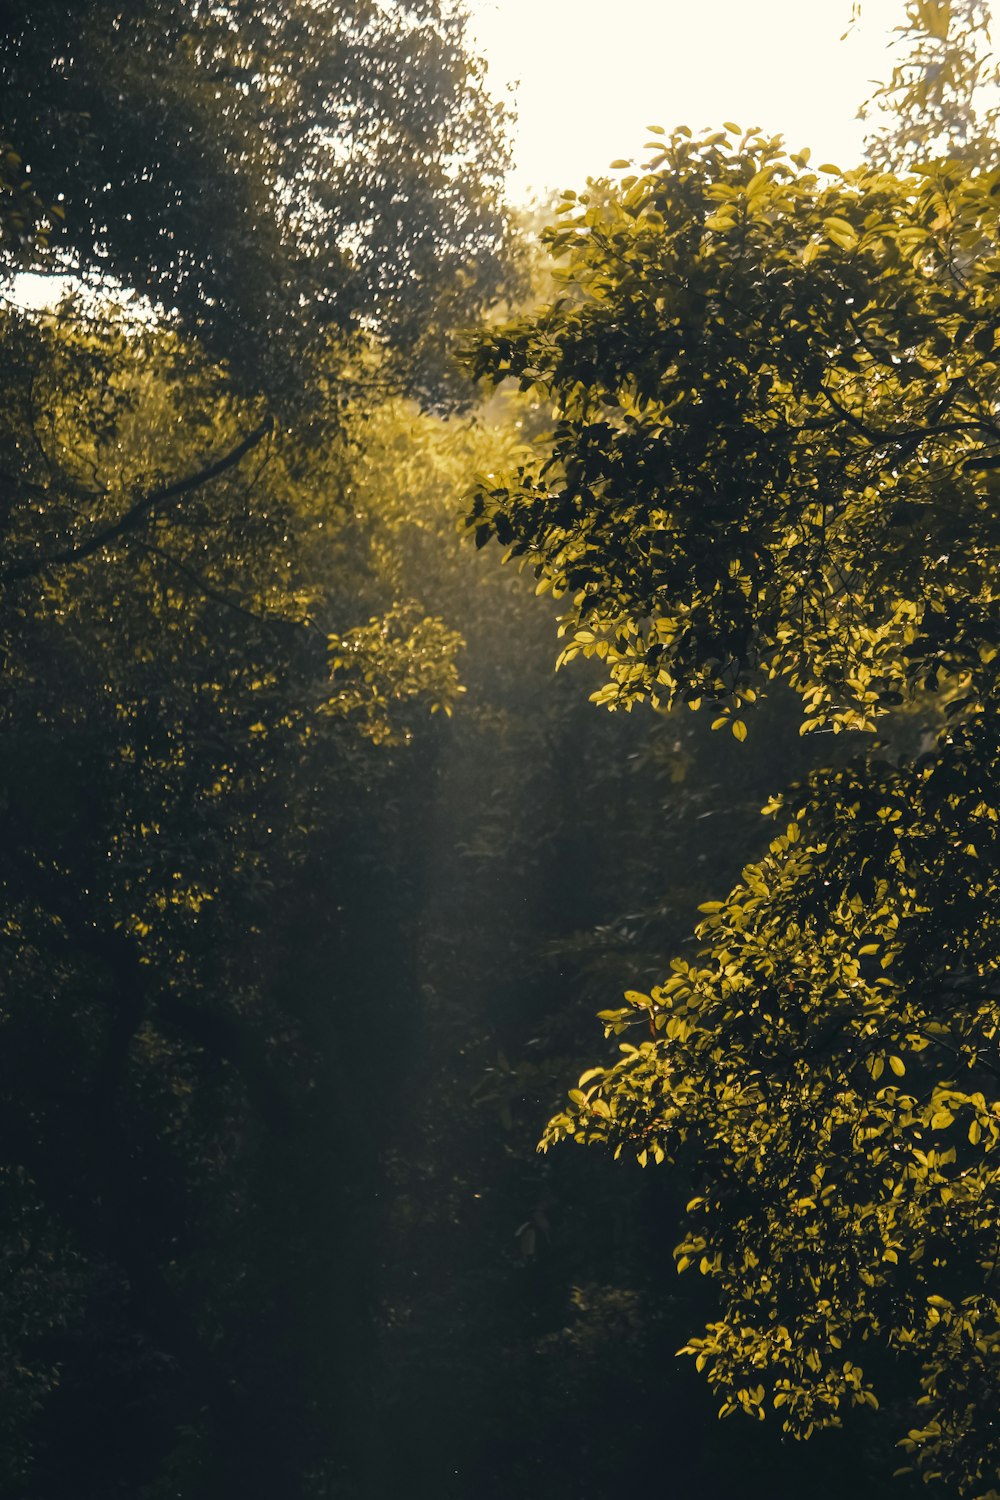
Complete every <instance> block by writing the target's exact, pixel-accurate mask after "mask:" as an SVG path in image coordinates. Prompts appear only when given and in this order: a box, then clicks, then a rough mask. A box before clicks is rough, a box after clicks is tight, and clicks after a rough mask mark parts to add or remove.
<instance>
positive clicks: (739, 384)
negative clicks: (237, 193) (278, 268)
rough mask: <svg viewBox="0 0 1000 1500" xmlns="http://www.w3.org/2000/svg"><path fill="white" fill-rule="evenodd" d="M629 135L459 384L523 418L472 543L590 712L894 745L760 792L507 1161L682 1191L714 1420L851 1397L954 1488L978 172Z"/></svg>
mask: <svg viewBox="0 0 1000 1500" xmlns="http://www.w3.org/2000/svg"><path fill="white" fill-rule="evenodd" d="M654 149H655V152H656V154H655V155H654V156H653V158H652V160H651V161H650V162H649V163H648V164H647V166H646V168H645V170H643V171H642V172H639V173H631V174H629V175H626V176H624V177H623V178H622V179H621V181H620V183H619V184H618V186H617V188H609V189H607V190H605V189H604V188H601V187H598V188H596V189H595V190H594V191H593V193H592V195H590V197H584V198H583V199H582V200H581V201H579V202H578V201H576V200H574V199H573V197H572V196H569V197H568V198H567V202H566V206H565V219H564V222H563V224H562V225H561V226H559V227H556V228H555V229H553V230H552V231H551V232H550V244H551V247H552V249H553V251H554V252H555V253H556V254H557V255H558V256H560V257H562V269H561V275H562V278H563V282H564V287H563V294H562V295H561V296H560V298H559V299H558V300H557V301H556V302H555V303H554V304H553V305H552V306H551V307H549V308H548V309H544V310H542V311H541V312H540V313H539V314H538V315H537V316H535V317H533V318H531V319H528V320H525V321H523V322H521V323H517V324H512V325H509V326H507V327H505V328H501V329H499V330H497V331H496V332H495V333H493V334H491V335H490V336H489V337H487V338H486V339H484V340H483V341H482V343H481V344H480V346H479V349H478V352H477V354H476V356H475V368H476V370H477V372H478V373H479V374H480V375H486V376H489V377H490V378H492V379H493V380H494V381H502V380H505V379H508V378H511V377H513V378H516V379H519V380H520V381H521V382H522V383H524V384H526V385H535V386H537V387H540V388H541V390H543V391H544V392H545V394H546V396H547V397H548V398H549V399H551V400H552V402H553V405H554V407H555V412H556V425H555V429H554V433H553V437H552V441H551V445H549V446H548V447H547V448H545V449H544V451H543V452H541V453H540V454H539V455H538V457H537V458H536V459H535V460H534V461H533V462H531V463H528V464H524V465H522V467H521V468H520V469H518V470H517V471H516V472H515V473H512V474H510V475H508V476H507V477H506V478H505V479H503V480H501V481H493V482H489V483H486V484H484V485H483V486H482V487H481V489H480V491H479V493H478V496H477V498H476V502H475V508H474V515H473V517H472V520H471V524H472V525H473V526H474V527H476V528H477V529H478V533H479V539H480V540H486V539H488V538H489V537H490V536H495V537H496V538H498V539H499V540H500V542H501V543H503V544H504V545H505V546H506V547H507V549H508V555H513V556H519V557H521V558H522V559H523V561H524V562H525V563H528V564H533V565H534V568H535V571H536V573H537V575H538V577H539V580H540V587H544V588H547V589H551V591H552V593H553V594H554V595H555V596H556V597H557V598H559V599H560V600H561V601H562V619H561V626H560V628H561V630H562V632H563V634H564V636H565V641H566V644H565V647H564V650H563V659H571V658H574V657H581V656H582V657H594V658H597V659H598V660H599V661H602V662H603V663H604V665H605V670H606V673H607V677H608V680H607V682H606V683H605V685H604V687H602V688H599V689H598V690H597V692H596V693H595V694H594V697H595V698H596V700H597V701H599V702H604V703H606V704H608V705H609V706H610V707H612V708H615V707H624V708H631V707H632V706H633V704H635V703H636V702H638V701H640V700H648V701H650V702H652V703H653V704H654V705H658V706H660V707H661V708H665V709H671V708H674V707H675V706H676V705H678V704H682V703H684V702H686V703H688V704H689V705H691V706H693V707H697V706H699V705H700V704H702V703H704V704H705V705H706V706H708V707H709V708H710V710H711V711H712V712H713V714H714V716H715V718H714V722H715V726H716V727H717V728H719V729H731V730H732V732H733V733H734V734H735V735H736V737H737V739H742V738H744V737H745V735H746V733H747V719H748V716H749V713H750V711H751V710H752V706H753V705H754V704H755V703H756V702H757V701H758V699H759V698H760V697H761V695H762V694H763V693H764V691H765V689H766V687H767V686H768V684H769V683H771V682H774V681H775V680H783V681H786V682H787V683H788V684H790V685H791V687H792V688H793V689H794V690H795V691H796V692H797V693H798V695H799V696H800V698H801V700H802V704H803V708H804V723H803V728H804V729H806V730H808V729H811V730H817V731H826V732H830V731H832V732H833V733H840V732H844V731H849V732H864V733H866V734H869V735H873V734H874V733H876V732H877V731H878V730H879V728H880V727H881V726H882V725H883V724H884V722H885V716H886V715H889V714H890V713H892V712H893V711H896V712H897V714H900V713H903V714H906V713H909V715H910V716H911V722H912V723H913V726H914V730H915V733H914V738H917V739H919V738H920V735H921V734H922V735H923V739H922V742H921V744H920V746H919V752H920V753H918V754H916V755H903V756H902V757H897V758H896V759H895V760H891V759H889V758H887V757H886V753H885V751H884V750H883V751H881V752H880V751H879V749H878V747H877V742H875V747H874V748H873V749H872V750H871V751H870V752H869V753H868V754H862V755H860V756H858V757H856V759H855V760H854V761H852V762H849V763H848V764H847V766H846V767H842V768H841V769H839V770H831V771H828V772H817V773H814V774H813V775H812V776H811V777H810V778H809V780H808V781H807V782H806V784H805V785H804V786H803V787H802V789H801V790H800V791H799V792H797V793H794V794H792V795H791V797H790V799H789V802H788V806H787V812H788V813H790V814H791V821H790V822H787V823H786V824H784V825H783V826H782V829H781V831H780V832H779V834H778V836H777V837H776V838H775V839H774V840H773V842H772V844H771V846H770V849H769V851H768V853H767V854H766V855H765V857H764V858H763V859H762V860H759V861H757V862H755V863H753V864H751V865H748V866H747V868H746V870H745V871H744V875H743V878H742V880H741V881H740V882H739V883H738V885H737V886H736V888H735V889H734V891H733V892H732V893H731V895H730V896H729V897H728V898H727V899H726V900H725V901H722V902H716V903H711V904H710V905H709V907H708V908H706V920H705V922H704V923H703V924H702V927H701V928H700V929H699V933H700V941H701V947H700V949H699V950H698V951H696V952H695V953H693V954H687V955H685V956H684V957H682V958H678V959H677V960H676V961H675V962H674V963H673V965H672V971H671V973H670V976H669V978H668V979H666V980H665V981H663V982H661V983H660V984H658V985H655V986H653V987H651V988H650V990H649V992H648V993H646V992H645V991H643V992H640V991H633V992H630V993H628V994H627V996H626V999H627V1002H628V1003H627V1005H626V1006H625V1007H624V1009H621V1010H618V1009H615V1010H609V1011H606V1012H605V1013H604V1020H605V1024H606V1029H607V1031H608V1033H609V1034H614V1035H616V1036H621V1037H622V1041H621V1043H620V1046H621V1055H620V1057H619V1058H618V1060H617V1061H607V1062H605V1063H603V1064H602V1065H600V1066H598V1067H596V1068H593V1069H590V1070H588V1071H587V1072H586V1073H585V1074H584V1075H583V1077H582V1078H581V1080H580V1084H579V1086H578V1087H577V1088H576V1089H574V1090H572V1091H571V1094H570V1099H569V1104H568V1106H567V1108H566V1109H565V1110H563V1111H562V1112H560V1113H559V1114H558V1115H557V1116H556V1117H555V1118H554V1119H553V1120H552V1122H551V1123H550V1125H549V1127H548V1130H547V1132H546V1136H545V1140H544V1144H545V1145H546V1146H547V1145H550V1144H552V1143H554V1142H556V1141H559V1140H562V1139H564V1138H571V1139H574V1140H577V1141H580V1142H600V1143H602V1144H607V1145H610V1146H612V1147H613V1149H614V1151H615V1152H616V1153H618V1154H621V1153H628V1154H630V1155H634V1156H637V1157H638V1159H639V1161H640V1162H641V1163H642V1164H646V1163H647V1162H662V1161H666V1160H669V1161H671V1162H674V1163H676V1164H678V1165H680V1166H681V1167H683V1168H685V1169H686V1170H688V1171H689V1172H690V1174H691V1182H692V1197H691V1201H690V1203H689V1205H688V1214H687V1228H686V1231H685V1233H684V1235H683V1238H682V1239H681V1242H680V1243H679V1244H678V1246H677V1249H676V1252H675V1253H676V1257H677V1262H678V1265H679V1267H680V1269H681V1270H687V1269H688V1268H689V1267H692V1266H693V1267H695V1268H700V1270H701V1271H702V1273H704V1274H705V1275H707V1276H709V1277H711V1278H712V1279H713V1281H714V1282H715V1285H716V1289H717V1292H718V1297H719V1312H718V1316H717V1317H716V1318H714V1319H713V1320H712V1322H711V1323H710V1324H709V1327H708V1329H707V1331H706V1332H705V1333H704V1334H703V1335H702V1336H699V1337H696V1338H693V1339H691V1340H690V1341H689V1343H688V1345H687V1350H688V1351H689V1352H690V1353H691V1354H693V1355H694V1356H695V1357H696V1360H697V1362H698V1364H699V1367H703V1368H706V1370H707V1373H708V1377H709V1379H710V1380H711V1381H712V1382H713V1383H715V1384H716V1385H717V1386H718V1387H719V1389H720V1391H721V1392H722V1393H723V1405H722V1410H723V1412H724V1413H728V1412H730V1411H734V1410H739V1409H741V1408H742V1409H744V1410H746V1411H748V1412H750V1413H752V1414H754V1415H757V1416H763V1415H764V1412H765V1410H766V1409H772V1408H773V1409H777V1410H778V1412H779V1416H780V1420H781V1422H782V1423H783V1425H784V1426H785V1428H786V1429H787V1430H788V1431H790V1432H793V1433H795V1434H797V1435H808V1434H809V1433H811V1432H812V1431H813V1430H814V1429H815V1428H817V1427H822V1426H824V1425H829V1424H831V1423H837V1422H839V1421H840V1420H841V1419H842V1415H843V1413H844V1412H845V1411H846V1410H848V1409H849V1408H851V1407H852V1406H861V1407H864V1406H866V1405H867V1406H874V1405H876V1404H877V1402H878V1396H877V1394H876V1390H877V1389H878V1390H880V1391H881V1392H883V1394H884V1393H885V1392H888V1393H889V1395H890V1396H891V1398H892V1401H893V1404H894V1407H895V1408H899V1407H900V1403H903V1406H902V1416H903V1420H904V1422H905V1423H906V1425H905V1426H904V1430H903V1441H904V1443H905V1446H906V1447H907V1449H908V1450H909V1452H910V1454H911V1455H912V1460H911V1461H912V1462H913V1463H915V1464H916V1465H918V1466H919V1468H920V1469H921V1470H922V1471H923V1473H924V1475H925V1477H927V1478H929V1479H932V1480H937V1481H939V1482H940V1483H941V1484H943V1485H944V1486H946V1488H947V1492H949V1493H961V1494H964V1495H971V1496H976V1497H977V1500H985V1497H988V1496H989V1497H992V1496H995V1494H996V1493H997V1471H998V1457H1000V1455H998V1450H997V1446H996V1439H995V1435H994V1433H993V1429H992V1423H991V1421H990V1411H991V1400H990V1397H989V1394H988V1393H989V1391H990V1390H991V1389H992V1386H993V1383H994V1382H995V1379H996V1369H997V1365H996V1361H997V1356H998V1349H1000V1343H998V1339H1000V1300H998V1294H997V1292H996V1288H995V1284H994V1282H995V1268H996V1261H997V1240H996V1207H995V1193H994V1180H995V1162H994V1152H995V1150H996V1148H997V1141H998V1138H1000V1098H998V1096H997V1091H996V1077H997V1075H998V1071H1000V1059H998V1056H997V1049H996V1035H997V1027H998V1024H1000V1013H998V1011H997V1005H996V1001H995V998H994V996H993V994H992V989H993V986H992V982H991V975H993V974H994V973H995V970H996V967H997V925H996V924H997V915H998V902H1000V890H998V887H997V882H996V877H995V867H996V858H995V852H994V848H993V843H994V837H995V828H996V824H997V819H998V811H997V806H998V802H997V759H998V744H997V738H996V728H995V724H996V693H997V679H996V672H997V661H998V660H1000V655H998V641H1000V619H998V603H1000V599H998V594H997V590H996V584H995V567H996V546H997V534H996V525H995V485H996V481H995V477H994V476H995V472H996V469H997V467H998V462H1000V425H998V422H997V418H996V414H995V409H994V392H995V387H996V377H997V355H996V353H995V344H996V330H997V327H998V325H1000V308H998V306H997V300H996V289H995V288H996V271H997V267H998V264H1000V260H998V257H997V247H996V213H995V191H996V185H997V178H996V175H995V174H993V173H979V174H976V175H972V176H965V175H964V174H963V173H962V171H961V170H960V169H958V168H956V167H954V166H949V165H947V164H946V165H942V166H941V167H939V168H936V169H927V170H925V171H924V172H923V173H922V175H921V176H919V177H914V178H898V177H894V176H891V175H888V174H885V173H881V172H878V171H876V170H874V169H870V168H863V169H859V170H858V171H856V172H852V173H849V174H846V175H844V176H841V175H840V174H839V173H837V172H836V171H835V169H832V168H821V169H820V171H819V173H818V174H817V173H816V172H813V171H812V170H810V168H809V166H808V161H807V158H806V156H805V155H803V156H798V157H791V158H788V157H786V156H785V155H784V154H783V152H782V150H781V148H780V143H778V142H775V141H768V140H764V139H760V138H758V137H746V136H744V137H742V138H740V137H739V136H734V135H733V134H731V133H728V134H727V133H719V134H716V135H714V136H709V137H706V138H704V139H701V140H692V139H691V138H690V136H689V134H687V133H686V132H679V133H678V134H676V135H675V136H674V138H673V139H671V140H669V141H667V142H665V143H659V144H657V143H654ZM914 715H916V719H915V720H914V719H913V716H914ZM778 805H780V801H779V804H776V805H774V806H773V807H772V810H773V811H777V810H778ZM636 1029H637V1030H638V1035H634V1031H635V1030H636ZM906 1402H910V1403H912V1411H911V1412H910V1414H909V1420H908V1422H907V1421H906V1418H907V1410H906V1405H905V1403H906Z"/></svg>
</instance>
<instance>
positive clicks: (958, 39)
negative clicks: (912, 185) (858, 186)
mask: <svg viewBox="0 0 1000 1500" xmlns="http://www.w3.org/2000/svg"><path fill="white" fill-rule="evenodd" d="M896 30H897V33H898V34H899V35H898V45H902V46H904V47H906V49H907V50H906V54H905V56H904V58H903V60H902V61H901V62H899V63H898V64H897V65H896V67H895V68H894V69H893V71H892V75H891V77H890V79H889V82H888V83H885V84H882V85H880V87H879V88H878V89H876V91H875V93H874V94H873V95H872V97H871V99H869V100H868V101H867V102H866V103H865V104H864V105H863V106H862V108H861V112H860V113H861V118H862V119H870V120H874V122H875V124H876V129H875V130H874V131H873V132H872V134H871V135H870V136H869V137H868V138H867V140H866V142H865V147H866V153H867V156H868V159H869V160H870V161H871V162H872V163H873V164H874V165H875V166H877V167H882V168H886V169H890V170H892V169H898V168H905V167H911V166H914V165H920V163H921V162H925V161H928V160H930V159H931V158H933V157H941V156H944V157H948V158H950V159H951V160H954V161H961V162H963V163H964V164H965V166H966V167H973V166H982V167H985V168H987V169H989V168H990V167H992V166H993V165H994V164H995V161H996V144H997V124H998V120H1000V104H998V102H997V98H998V95H997V90H998V86H1000V71H998V69H997V65H996V62H995V60H994V58H993V54H992V51H991V47H990V6H989V4H988V3H987V0H908V4H907V6H906V12H905V19H904V21H903V24H902V25H901V26H898V27H897V28H896Z"/></svg>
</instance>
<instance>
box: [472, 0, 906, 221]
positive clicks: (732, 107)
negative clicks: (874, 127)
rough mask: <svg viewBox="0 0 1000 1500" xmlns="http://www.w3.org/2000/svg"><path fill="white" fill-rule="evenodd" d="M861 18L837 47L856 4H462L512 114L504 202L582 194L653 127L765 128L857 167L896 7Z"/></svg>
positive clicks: (796, 0) (553, 0) (844, 0)
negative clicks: (559, 192)
mask: <svg viewBox="0 0 1000 1500" xmlns="http://www.w3.org/2000/svg"><path fill="white" fill-rule="evenodd" d="M860 9H861V14H860V19H859V20H858V22H857V23H856V24H855V25H854V27H853V28H851V30H850V34H849V35H848V36H847V38H846V40H844V41H841V37H842V36H843V34H844V33H845V32H846V31H848V28H849V27H850V25H851V11H852V0H469V10H470V13H471V17H472V27H473V35H474V37H475V39H476V41H477V43H478V50H479V51H480V52H481V54H482V55H483V56H484V57H485V58H486V61H487V65H488V82H489V85H490V88H491V90H492V91H493V92H494V93H495V94H496V95H497V96H498V97H501V98H511V97H512V98H513V100H514V102H515V103H516V106H517V110H518V122H517V126H516V130H515V136H514V156H515V162H516V167H515V171H514V173H513V176H512V178H511V182H510V188H511V194H512V196H513V197H514V198H515V199H527V198H529V197H531V196H532V195H539V196H541V195H544V193H545V192H546V191H547V190H553V189H561V188H579V187H581V186H582V185H583V183H584V182H585V180H586V178H587V177H588V175H591V176H599V175H600V174H601V173H602V172H603V171H605V170H606V169H607V167H608V165H609V164H610V162H611V161H612V160H614V159H616V158H621V157H624V158H631V157H633V156H634V155H636V154H637V153H638V154H640V155H641V153H642V148H643V144H644V142H645V141H646V140H647V139H648V136H647V133H646V127H647V126H648V125H663V126H665V127H666V128H667V129H668V130H669V129H670V128H671V127H672V126H674V125H688V126H690V127H691V129H692V130H698V129H699V128H700V127H702V126H711V127H713V128H716V129H717V128H720V127H721V125H722V123H723V121H725V120H728V121H733V122H735V123H736V124H738V125H740V126H741V127H742V128H746V127H748V126H752V125H759V126H760V127H761V128H762V129H764V130H765V131H766V132H767V133H768V134H771V135H774V134H779V133H780V134H781V135H783V136H784V137H785V138H786V141H787V144H788V146H789V148H790V149H791V150H793V151H798V150H800V149H801V148H802V147H803V146H808V147H809V148H810V150H811V151H812V153H813V159H814V160H815V161H817V162H827V161H829V162H834V163H835V164H836V165H837V166H840V167H845V168H847V167H850V166H852V165H856V164H857V162H858V161H859V160H860V158H861V145H862V138H863V135H864V129H865V127H864V126H863V124H862V123H861V122H860V121H858V120H856V119H855V115H856V114H857V109H858V106H859V105H860V104H861V102H862V101H863V100H864V99H866V98H868V97H869V95H870V94H871V92H872V80H884V79H886V78H887V77H888V76H889V74H890V72H891V70H892V52H891V51H888V50H887V47H888V46H889V43H890V41H891V38H892V32H893V28H894V27H896V26H898V25H899V24H900V22H901V20H902V17H903V10H904V0H861V7H860ZM511 90H512V91H513V92H512V93H511V92H509V91H511Z"/></svg>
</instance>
